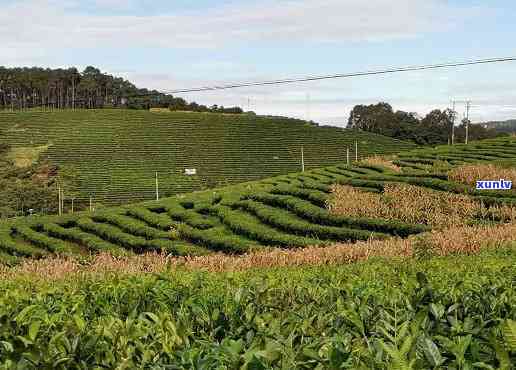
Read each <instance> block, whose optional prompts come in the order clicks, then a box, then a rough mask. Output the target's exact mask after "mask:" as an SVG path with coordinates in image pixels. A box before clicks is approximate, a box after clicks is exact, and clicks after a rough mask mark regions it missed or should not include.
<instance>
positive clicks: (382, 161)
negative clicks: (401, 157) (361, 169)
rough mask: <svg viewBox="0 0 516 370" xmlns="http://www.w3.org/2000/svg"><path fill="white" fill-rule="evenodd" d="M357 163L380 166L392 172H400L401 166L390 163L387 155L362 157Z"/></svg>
mask: <svg viewBox="0 0 516 370" xmlns="http://www.w3.org/2000/svg"><path fill="white" fill-rule="evenodd" d="M359 163H363V164H369V165H373V166H381V167H385V168H388V169H390V170H391V171H394V172H401V168H400V167H398V166H396V165H395V164H394V163H392V160H390V159H389V157H381V156H374V157H369V158H366V159H362V160H361V161H360V162H359Z"/></svg>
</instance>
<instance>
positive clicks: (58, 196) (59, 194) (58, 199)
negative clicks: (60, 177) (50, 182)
mask: <svg viewBox="0 0 516 370" xmlns="http://www.w3.org/2000/svg"><path fill="white" fill-rule="evenodd" d="M57 213H58V215H59V216H61V185H59V181H58V182H57Z"/></svg>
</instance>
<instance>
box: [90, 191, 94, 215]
mask: <svg viewBox="0 0 516 370" xmlns="http://www.w3.org/2000/svg"><path fill="white" fill-rule="evenodd" d="M92 211H93V200H92V198H91V195H90V212H92Z"/></svg>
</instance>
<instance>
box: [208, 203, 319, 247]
mask: <svg viewBox="0 0 516 370" xmlns="http://www.w3.org/2000/svg"><path fill="white" fill-rule="evenodd" d="M212 212H213V213H214V214H216V215H217V216H218V217H219V218H220V219H221V220H222V222H223V223H224V224H225V225H227V226H228V227H229V228H230V229H231V230H232V231H233V232H235V233H237V234H242V235H245V236H247V237H249V238H251V239H254V240H257V241H259V242H262V243H265V244H268V245H274V246H281V247H294V246H296V247H297V246H306V245H316V244H320V241H319V240H316V239H313V238H305V237H299V236H293V235H289V234H285V233H282V232H280V231H278V230H276V229H274V228H272V227H269V226H266V225H263V224H262V223H260V221H259V220H257V219H256V218H255V217H253V216H251V215H249V214H247V213H244V212H240V211H236V210H232V209H230V208H228V207H225V206H220V205H218V206H215V207H213V208H212Z"/></svg>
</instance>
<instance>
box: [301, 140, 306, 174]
mask: <svg viewBox="0 0 516 370" xmlns="http://www.w3.org/2000/svg"><path fill="white" fill-rule="evenodd" d="M301 172H305V154H304V151H303V147H302V146H301Z"/></svg>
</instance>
